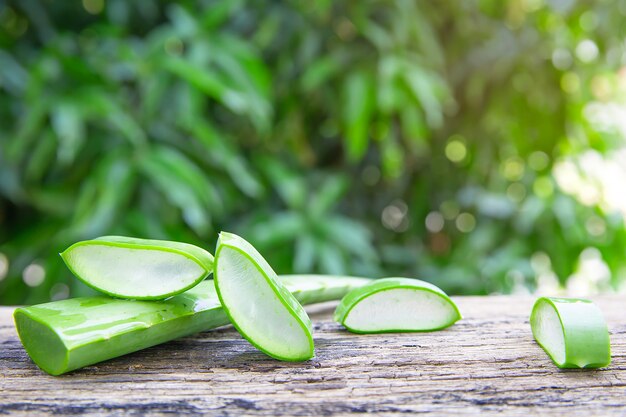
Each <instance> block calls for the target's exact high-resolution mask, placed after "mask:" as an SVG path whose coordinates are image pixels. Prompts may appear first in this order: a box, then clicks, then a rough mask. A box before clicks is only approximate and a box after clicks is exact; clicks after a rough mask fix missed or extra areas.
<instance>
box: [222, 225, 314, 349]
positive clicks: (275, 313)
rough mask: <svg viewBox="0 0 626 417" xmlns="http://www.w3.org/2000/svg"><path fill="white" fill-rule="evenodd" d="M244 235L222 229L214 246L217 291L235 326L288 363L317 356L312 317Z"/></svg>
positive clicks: (252, 340) (261, 346)
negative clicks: (314, 346) (310, 317)
mask: <svg viewBox="0 0 626 417" xmlns="http://www.w3.org/2000/svg"><path fill="white" fill-rule="evenodd" d="M276 278H277V276H276V273H275V272H274V270H273V269H272V267H271V266H270V265H269V264H268V263H267V261H266V260H265V259H264V258H263V257H262V256H261V254H260V253H259V252H258V251H257V250H256V249H255V248H254V247H253V246H252V245H251V244H250V243H248V242H247V241H246V240H245V239H243V238H241V237H239V236H237V235H235V234H232V233H226V232H222V233H220V237H219V240H218V242H217V249H216V250H215V271H214V280H215V288H216V290H217V295H218V296H219V298H220V301H221V302H222V305H223V306H224V310H225V311H226V314H227V315H228V317H229V318H230V320H231V322H232V323H233V325H234V326H235V328H236V329H237V330H238V331H239V333H241V335H242V336H243V337H244V338H246V340H248V341H249V342H250V343H251V344H252V345H254V346H255V347H256V348H257V349H259V350H260V351H262V352H264V353H266V354H267V355H269V356H271V357H273V358H275V359H279V360H284V361H304V360H307V359H311V358H312V357H313V356H314V354H315V353H314V348H313V334H312V327H311V320H310V319H309V316H308V315H307V314H306V312H305V311H304V309H303V308H302V306H301V305H300V303H299V302H298V300H297V299H296V298H295V297H294V296H293V294H291V293H290V292H289V290H287V288H285V286H284V285H283V284H281V283H280V282H279V281H278V280H277V279H276Z"/></svg>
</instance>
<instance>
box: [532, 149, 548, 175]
mask: <svg viewBox="0 0 626 417" xmlns="http://www.w3.org/2000/svg"><path fill="white" fill-rule="evenodd" d="M528 165H529V166H530V168H531V169H533V170H534V171H543V170H544V169H546V168H547V167H548V165H550V157H549V156H548V155H547V154H546V153H545V152H541V151H535V152H533V153H531V154H530V155H529V156H528Z"/></svg>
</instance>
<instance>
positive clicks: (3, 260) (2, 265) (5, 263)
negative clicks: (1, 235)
mask: <svg viewBox="0 0 626 417" xmlns="http://www.w3.org/2000/svg"><path fill="white" fill-rule="evenodd" d="M8 272H9V258H8V257H7V256H6V255H5V254H4V253H2V252H0V281H2V280H3V279H4V278H5V277H6V276H7V273H8Z"/></svg>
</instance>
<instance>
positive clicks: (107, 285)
mask: <svg viewBox="0 0 626 417" xmlns="http://www.w3.org/2000/svg"><path fill="white" fill-rule="evenodd" d="M61 257H62V258H63V260H64V261H65V263H66V265H67V266H68V268H69V269H70V270H71V271H72V273H74V275H76V277H78V279H80V280H81V281H83V282H84V283H85V284H87V285H89V286H90V287H92V288H94V289H96V290H98V291H101V292H103V293H105V294H108V295H111V296H114V297H120V298H129V299H135V300H160V299H164V298H167V297H171V296H172V295H175V294H179V293H181V292H184V291H186V290H188V289H189V288H191V287H193V286H195V285H197V284H198V283H199V282H200V281H202V280H203V279H205V278H206V277H207V276H208V275H209V274H210V273H211V271H212V270H213V255H211V254H210V253H209V252H207V251H205V250H204V249H201V248H199V247H197V246H194V245H190V244H188V243H180V242H169V241H165V240H149V239H137V238H131V237H123V236H103V237H99V238H97V239H93V240H85V241H82V242H78V243H75V244H73V245H72V246H70V247H69V248H67V249H66V250H65V251H64V252H63V253H61Z"/></svg>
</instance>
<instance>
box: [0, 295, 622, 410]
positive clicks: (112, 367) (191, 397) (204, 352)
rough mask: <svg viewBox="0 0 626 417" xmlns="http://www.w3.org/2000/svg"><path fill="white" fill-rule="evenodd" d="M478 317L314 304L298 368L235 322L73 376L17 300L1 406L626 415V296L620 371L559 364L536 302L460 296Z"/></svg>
mask: <svg viewBox="0 0 626 417" xmlns="http://www.w3.org/2000/svg"><path fill="white" fill-rule="evenodd" d="M453 298H454V300H455V301H456V302H457V303H458V305H459V308H460V309H461V312H462V313H463V316H464V319H463V320H461V321H460V322H458V323H457V324H456V325H454V326H453V327H452V328H450V329H447V330H444V331H440V332H434V333H413V334H411V333H405V334H385V335H354V334H350V333H348V332H346V331H344V330H343V329H342V328H341V327H340V326H339V325H338V324H335V323H333V322H332V321H331V320H330V315H331V312H332V309H333V308H334V306H335V305H336V303H326V304H323V305H319V306H314V307H312V308H308V311H309V312H310V313H312V314H311V318H312V319H313V320H314V330H315V344H316V354H317V356H316V357H315V359H313V360H311V361H308V362H304V363H285V362H278V361H275V360H272V359H270V358H269V357H267V356H265V355H263V354H262V353H260V352H258V351H256V350H255V349H254V348H253V347H252V346H251V345H249V344H248V343H247V342H246V341H245V340H243V339H242V338H241V337H240V336H239V335H238V334H237V332H236V331H235V330H234V329H232V328H231V327H224V328H221V329H217V330H214V331H210V332H206V333H202V334H199V335H196V336H194V337H188V338H184V339H180V340H177V341H174V342H170V343H166V344H163V345H160V346H157V347H154V348H150V349H147V350H144V351H141V352H137V353H134V354H131V355H127V356H124V357H121V358H117V359H114V360H111V361H108V362H104V363H101V364H98V365H95V366H90V367H88V368H84V369H82V370H78V371H74V372H72V373H70V374H67V375H63V376H60V377H51V376H48V375H46V374H44V373H43V372H42V371H40V370H39V369H38V368H37V367H36V366H35V365H34V364H33V363H32V362H31V361H30V359H29V358H28V356H27V355H26V352H25V351H24V350H23V348H22V346H21V344H20V342H19V340H18V338H17V335H16V333H15V329H14V326H13V322H12V318H11V314H12V310H13V309H12V308H8V307H3V308H0V344H1V350H0V374H1V375H0V415H2V414H8V415H17V416H34V415H37V416H45V415H87V416H100V415H118V416H141V415H153V416H166V415H181V416H201V415H221V416H241V415H251V416H266V415H267V416H270V415H272V416H273V415H276V416H286V415H322V416H331V415H351V414H352V415H353V414H361V413H375V414H378V415H399V414H418V413H421V414H431V415H477V414H481V415H483V416H484V415H500V414H501V415H507V416H518V415H519V416H521V415H524V416H526V415H533V416H535V415H554V416H562V415H568V416H590V415H602V416H610V415H616V416H617V415H626V342H625V340H624V336H625V334H626V313H625V309H624V307H625V306H626V302H625V301H626V300H625V298H624V297H618V296H604V297H598V298H596V299H594V301H596V303H597V304H598V306H599V307H600V308H601V309H602V310H603V312H604V314H605V316H606V318H607V321H608V323H609V329H610V331H611V342H612V350H613V363H612V364H611V366H610V367H608V368H606V369H602V370H596V371H581V370H559V369H557V368H556V367H555V366H554V365H553V364H552V363H551V362H550V360H549V359H548V357H547V355H546V354H545V353H544V352H543V351H542V350H541V348H540V347H539V346H538V345H537V344H536V343H535V342H534V341H533V339H532V334H531V331H530V325H529V323H528V315H529V313H530V308H531V306H532V303H533V299H531V298H514V297H506V296H502V297H453Z"/></svg>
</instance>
